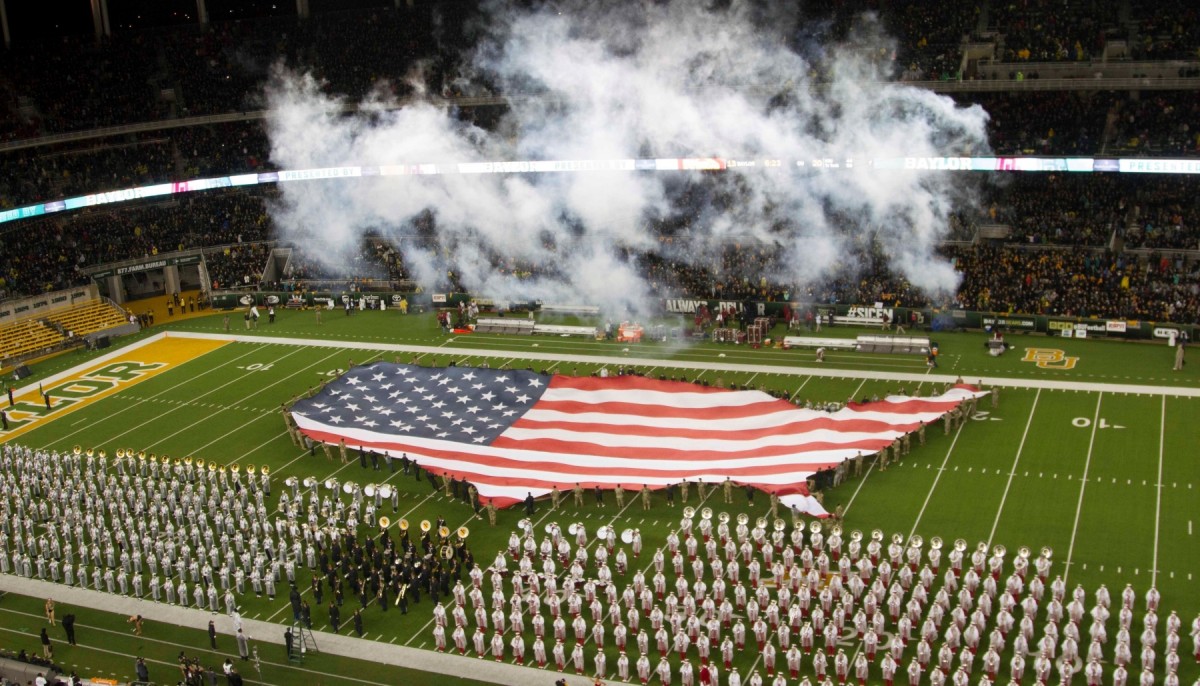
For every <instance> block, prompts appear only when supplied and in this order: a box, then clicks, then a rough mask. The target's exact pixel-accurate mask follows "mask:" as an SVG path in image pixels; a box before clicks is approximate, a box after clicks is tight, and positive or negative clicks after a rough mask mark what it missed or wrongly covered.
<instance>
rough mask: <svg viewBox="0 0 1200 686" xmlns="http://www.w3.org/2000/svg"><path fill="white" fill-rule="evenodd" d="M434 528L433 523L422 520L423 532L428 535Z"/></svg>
mask: <svg viewBox="0 0 1200 686" xmlns="http://www.w3.org/2000/svg"><path fill="white" fill-rule="evenodd" d="M432 528H433V523H432V522H430V521H429V520H428V519H422V520H421V531H424V532H426V533H428V532H429V530H430V529H432Z"/></svg>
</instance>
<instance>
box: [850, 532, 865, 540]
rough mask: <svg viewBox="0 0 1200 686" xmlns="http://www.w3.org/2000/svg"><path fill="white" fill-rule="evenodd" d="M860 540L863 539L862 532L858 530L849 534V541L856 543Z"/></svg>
mask: <svg viewBox="0 0 1200 686" xmlns="http://www.w3.org/2000/svg"><path fill="white" fill-rule="evenodd" d="M862 539H863V532H861V531H859V530H858V529H855V530H854V531H851V532H850V540H851V541H854V542H855V543H858V542H859V541H861V540H862Z"/></svg>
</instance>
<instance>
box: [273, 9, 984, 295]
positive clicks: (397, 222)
mask: <svg viewBox="0 0 1200 686" xmlns="http://www.w3.org/2000/svg"><path fill="white" fill-rule="evenodd" d="M779 7H780V8H786V6H785V5H783V4H780V5H779ZM485 14H486V17H485V18H484V20H483V21H481V22H480V25H481V26H484V27H486V28H484V29H483V30H482V32H481V35H480V38H479V40H478V42H477V44H476V45H475V46H474V48H473V49H472V50H471V51H470V54H469V55H468V56H466V57H464V63H463V67H462V70H461V72H460V76H459V79H460V80H463V77H461V74H470V75H473V76H474V75H477V77H476V81H478V83H475V84H474V87H478V88H480V89H481V90H482V89H483V88H484V87H485V85H486V87H488V88H492V89H496V90H498V91H499V92H503V93H507V94H511V95H524V94H531V95H532V97H518V98H514V99H513V104H512V105H511V107H510V111H509V112H508V114H507V115H506V119H505V121H503V122H502V124H501V125H500V126H498V127H496V132H491V131H485V130H483V129H481V128H478V127H475V126H472V125H469V124H464V123H462V122H460V121H457V120H455V119H454V118H452V117H450V116H448V115H447V113H446V111H445V110H443V109H441V108H438V107H435V106H433V105H430V104H413V105H408V106H405V107H400V108H393V104H392V103H389V102H387V101H386V100H384V99H383V97H382V96H376V97H374V98H372V99H370V100H369V101H368V102H367V103H365V106H364V107H362V108H360V111H359V112H358V113H355V114H351V115H346V114H343V113H342V112H341V109H342V106H343V105H344V104H345V103H344V102H343V101H342V100H340V99H338V98H336V97H332V96H329V95H327V94H325V93H324V92H323V91H322V89H321V86H320V84H318V83H316V82H315V81H313V80H312V78H311V77H309V76H306V75H303V74H296V73H292V72H287V71H284V70H278V71H277V74H276V76H275V78H274V79H273V80H272V83H271V84H270V86H269V88H268V93H267V96H268V102H269V107H270V116H269V118H268V132H269V134H270V140H271V156H272V159H273V161H274V162H275V163H276V164H278V165H280V166H281V167H283V168H305V167H326V166H337V165H385V164H411V163H421V162H470V161H485V160H486V161H494V160H505V159H615V158H631V157H633V158H644V157H670V158H673V157H688V156H703V157H707V156H718V157H724V158H734V159H760V160H761V159H763V158H773V159H781V160H784V161H785V163H787V162H793V161H795V160H806V161H811V160H814V159H822V158H829V159H833V160H836V161H838V162H839V163H841V162H842V161H843V160H845V159H847V158H853V159H855V160H856V161H857V162H858V163H857V164H856V165H855V166H854V167H853V168H851V169H845V168H843V169H839V170H831V171H825V172H819V171H810V172H806V173H805V174H797V173H796V172H795V170H794V169H788V168H784V169H764V168H761V167H759V168H751V169H738V170H731V171H727V172H723V173H722V174H721V177H720V178H713V179H711V180H709V179H705V180H703V181H699V180H697V179H696V178H682V175H685V174H697V173H696V172H661V173H652V172H634V173H624V172H580V173H573V174H558V175H541V176H533V175H516V174H514V175H463V176H458V175H442V176H437V177H374V178H361V179H350V180H346V181H332V182H330V181H314V182H307V183H288V184H283V185H281V189H282V200H281V202H280V203H279V206H278V207H276V208H274V212H275V220H276V223H277V225H278V226H279V227H280V229H281V232H282V234H283V237H284V238H285V239H292V240H296V241H298V242H300V243H301V244H303V245H307V246H309V247H310V250H309V252H310V253H314V254H316V255H338V254H340V253H341V252H344V250H345V248H346V247H347V246H354V245H357V242H358V241H359V240H360V239H361V236H362V234H363V232H365V231H368V230H373V231H379V232H382V233H383V234H385V235H392V236H402V235H406V234H411V233H413V232H414V229H413V225H414V220H415V219H416V218H418V217H422V216H429V215H431V216H432V217H433V219H434V222H435V223H436V231H437V235H438V239H439V241H440V244H441V246H443V247H442V250H441V251H440V252H434V251H429V252H425V251H422V250H420V249H419V248H418V245H419V244H418V242H416V241H412V240H408V241H407V242H404V241H401V245H402V246H404V249H405V257H406V261H407V262H408V263H409V264H410V265H411V267H412V269H413V271H414V272H415V274H416V276H418V278H420V279H421V280H423V281H426V282H427V285H431V284H430V283H428V282H430V281H433V280H436V279H438V278H439V277H440V276H442V275H444V274H443V270H447V269H448V270H450V271H453V272H455V273H456V274H457V275H458V277H459V279H460V280H461V282H462V283H463V284H464V285H465V286H466V287H467V288H468V290H470V291H471V292H473V293H477V294H479V295H483V296H490V297H495V298H498V299H509V300H528V299H535V298H536V299H543V300H546V301H552V302H560V303H561V302H570V303H587V304H597V305H601V306H602V307H604V308H605V309H606V310H608V311H609V312H610V313H612V314H624V313H626V312H629V311H631V310H633V311H636V310H637V308H638V306H639V303H643V302H645V300H646V299H647V298H648V297H649V296H651V295H653V293H652V292H651V288H650V286H649V285H648V284H647V283H645V282H644V280H643V279H642V278H641V277H640V276H639V275H638V273H637V270H636V266H635V265H634V264H632V263H631V259H630V257H629V255H630V254H631V250H632V251H639V250H642V251H645V250H650V251H654V250H659V249H660V245H659V242H658V239H657V237H656V236H655V235H654V234H653V233H652V232H651V231H650V230H648V227H649V226H650V225H651V224H652V223H653V222H656V221H659V220H665V219H672V218H674V219H677V220H678V219H680V218H681V217H684V218H687V222H686V223H687V233H686V234H685V235H684V236H677V237H676V238H675V240H674V241H673V242H672V244H671V247H670V248H663V249H662V250H663V251H664V252H666V253H668V254H669V255H670V257H672V258H673V259H677V260H683V261H686V262H689V263H691V264H696V265H702V266H711V265H713V264H715V263H716V261H717V257H716V255H717V253H718V250H719V247H720V246H722V245H724V244H726V243H729V242H731V241H734V242H737V243H738V244H739V245H741V246H744V247H755V246H764V245H765V246H777V249H778V252H779V254H780V256H781V258H780V259H778V260H776V261H775V262H774V263H773V266H772V267H771V273H769V274H758V273H751V274H742V275H741V276H743V277H745V278H748V279H750V280H751V281H753V282H757V281H758V279H759V278H760V277H761V276H767V277H769V278H771V279H773V280H776V281H780V282H783V283H793V284H808V283H814V282H817V281H819V280H820V279H821V277H822V276H823V275H825V274H827V273H828V272H829V271H831V270H833V269H836V268H838V267H839V264H840V262H841V260H842V256H843V255H844V254H845V252H846V251H847V250H848V246H849V245H850V244H853V243H856V242H859V241H860V239H861V237H860V234H870V235H872V236H874V237H875V240H876V241H877V243H878V245H879V247H880V248H881V249H882V250H883V251H884V252H885V253H886V254H887V255H889V257H890V266H891V267H892V269H893V270H894V271H895V272H897V273H899V274H901V275H903V276H904V277H905V278H907V279H908V280H909V281H910V282H912V283H913V284H915V285H917V286H919V287H921V288H923V289H924V290H926V291H927V292H929V293H933V294H945V293H950V292H952V291H953V290H954V289H955V288H956V287H957V281H956V278H957V277H956V275H955V273H954V271H953V269H951V267H950V266H949V265H948V264H946V263H945V262H944V261H942V260H940V259H939V258H937V257H936V256H935V255H934V249H935V247H936V245H937V244H938V243H939V242H940V241H941V239H942V238H943V237H944V236H945V234H946V232H947V230H948V215H949V213H950V211H951V209H952V208H954V207H955V206H956V205H957V204H961V203H963V202H965V201H969V200H970V197H969V194H968V193H966V192H965V191H964V190H963V188H962V185H963V180H962V177H961V175H953V174H947V173H938V172H915V171H908V172H906V171H881V170H874V169H871V168H870V167H869V166H868V165H867V164H865V161H866V160H868V159H869V158H872V157H903V156H943V155H954V154H962V153H963V152H966V151H970V152H971V153H974V154H978V153H980V152H982V151H985V150H986V148H987V145H986V135H985V123H986V119H987V115H986V114H985V113H984V112H983V111H982V109H980V108H979V107H972V108H960V107H957V106H955V104H954V103H953V102H952V101H951V100H950V99H949V98H946V97H942V96H938V95H936V94H934V93H931V92H928V91H922V90H917V89H913V88H908V87H905V86H902V85H898V84H889V83H884V81H885V80H886V79H887V78H888V76H889V75H888V74H886V73H885V70H886V69H888V68H890V66H889V64H888V62H887V60H886V59H881V56H882V57H886V56H887V55H889V54H891V53H892V51H893V46H892V45H891V43H890V42H889V40H888V39H887V38H886V37H885V36H883V35H882V34H881V33H880V32H879V30H878V23H877V22H876V21H875V20H874V19H873V18H872V17H869V16H867V17H864V18H863V19H862V21H861V22H860V24H859V26H858V27H857V28H856V30H855V31H853V32H852V35H851V38H850V39H848V40H847V42H846V43H845V44H843V45H824V46H803V47H804V52H805V54H821V55H822V57H821V58H820V59H821V61H820V62H819V63H812V62H810V61H808V60H807V59H806V58H805V57H802V56H801V54H800V53H799V52H797V51H796V50H794V49H793V48H792V46H791V45H790V43H791V42H792V41H791V40H790V38H789V33H795V32H796V29H797V27H796V25H795V20H794V18H793V17H790V16H789V15H788V12H787V10H786V9H780V10H778V11H776V12H774V13H767V12H765V11H764V10H763V9H762V7H761V6H758V5H757V3H749V2H744V1H743V0H732V1H731V2H729V3H727V4H726V5H719V4H718V5H717V6H715V7H714V6H706V5H705V4H704V3H697V2H694V1H692V0H663V1H662V2H646V3H641V4H636V3H631V4H626V5H623V6H622V11H621V12H613V11H611V8H610V7H606V6H603V5H602V4H595V3H592V4H588V3H584V2H582V1H581V0H566V1H564V2H562V3H558V4H546V5H538V6H536V7H534V8H529V7H521V8H518V7H515V6H513V5H512V4H508V3H506V2H494V3H492V4H491V5H489V6H488V7H487V9H486V11H485ZM816 48H819V49H816ZM818 73H819V74H821V75H822V78H821V79H819V80H818V79H815V78H814V74H818ZM843 166H844V164H843ZM681 191H686V193H683V192H681ZM447 247H449V248H450V250H449V251H447V249H446V248H447ZM497 262H499V263H500V264H501V265H508V266H511V265H517V266H521V265H534V266H535V267H536V268H537V274H535V275H533V276H529V275H525V274H513V273H512V271H513V270H512V269H509V268H507V267H505V268H502V269H496V268H495V264H496V263H497ZM518 271H519V270H518Z"/></svg>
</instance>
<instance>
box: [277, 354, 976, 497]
mask: <svg viewBox="0 0 1200 686" xmlns="http://www.w3.org/2000/svg"><path fill="white" fill-rule="evenodd" d="M979 395H982V394H981V393H979V392H978V391H977V390H976V389H974V388H972V387H970V386H956V387H954V388H952V389H951V390H949V391H948V392H947V393H945V394H943V395H941V396H938V397H929V398H909V397H903V396H892V397H888V398H885V399H883V400H881V401H879V402H873V403H865V404H858V403H851V404H849V405H848V406H847V407H845V408H843V409H841V410H839V411H837V412H833V413H829V412H822V411H816V410H806V409H802V408H798V407H796V406H795V405H793V404H791V403H789V402H788V401H786V400H780V399H778V398H773V397H771V396H770V395H768V394H766V393H762V392H760V391H733V390H724V389H717V388H708V387H705V386H700V385H698V384H693V383H689V382H682V381H660V380H655V379H648V378H644V377H639V376H613V377H607V378H600V377H572V376H560V375H554V376H550V375H545V374H538V373H536V372H531V371H521V370H498V369H482V368H476V367H448V368H429V367H420V366H415V365H403V364H391V363H387V362H376V363H373V364H370V365H364V366H359V367H355V368H354V369H351V370H350V371H348V372H347V373H345V374H344V375H342V376H341V377H339V378H338V379H336V380H334V381H332V382H330V383H329V384H328V385H326V386H325V388H324V389H322V390H321V392H320V393H318V394H317V395H315V396H313V397H312V398H306V399H303V400H300V401H298V402H296V403H295V405H293V407H292V408H291V410H292V415H293V417H294V419H295V421H296V424H297V426H299V428H300V430H301V431H302V432H303V433H304V434H305V435H307V436H308V437H310V438H312V439H313V440H315V441H319V442H323V443H331V444H337V443H339V442H340V441H342V440H345V441H346V445H347V447H350V448H359V447H362V448H363V449H365V450H374V451H377V452H380V453H383V452H387V453H391V454H392V455H393V456H394V457H397V458H399V457H400V456H401V455H407V456H408V457H409V458H410V459H413V460H415V461H416V462H417V463H418V464H420V465H421V466H422V467H424V468H426V469H428V470H431V471H432V472H433V473H434V474H439V475H440V474H443V473H445V474H448V475H450V476H454V477H458V478H462V479H466V480H467V481H469V482H471V483H473V484H475V486H476V488H478V489H479V494H480V496H481V498H483V499H484V500H485V501H486V500H487V499H492V500H493V501H494V502H495V503H496V505H497V506H498V507H504V506H508V505H512V504H514V503H517V502H520V501H521V500H524V498H525V497H526V495H528V494H532V495H533V496H534V497H539V496H542V495H545V494H547V493H549V492H550V490H551V489H552V488H553V487H555V486H557V487H558V488H559V489H560V490H563V491H568V490H570V489H572V488H574V486H575V484H577V483H578V484H580V485H581V486H583V487H584V488H586V489H592V488H594V487H595V486H597V485H598V486H600V487H601V488H604V489H611V488H616V486H617V485H618V484H620V485H622V486H623V487H624V488H626V489H632V490H640V489H641V488H642V486H643V485H648V486H649V487H650V488H652V489H659V488H663V487H665V486H667V485H668V484H672V483H678V482H680V481H683V480H684V479H687V480H689V481H691V482H697V481H705V482H708V483H712V484H717V483H721V482H723V481H725V479H726V478H727V477H728V478H730V479H732V480H733V481H734V482H735V483H737V484H739V485H752V486H755V487H757V488H760V489H762V490H764V491H767V492H773V493H777V494H778V495H779V496H780V499H781V501H782V502H784V503H785V504H787V505H788V506H795V507H799V508H800V509H801V510H803V511H806V512H809V513H811V514H815V515H823V514H825V511H824V510H823V509H822V508H821V506H820V504H819V503H817V502H816V500H815V499H813V498H812V497H810V496H809V494H808V491H807V489H806V487H805V480H806V479H807V478H808V477H809V476H811V475H812V474H813V473H814V472H816V471H817V470H820V469H823V468H826V467H832V466H836V465H838V464H839V463H841V462H842V461H844V460H847V459H850V458H853V457H855V456H856V455H857V454H859V453H862V454H864V455H869V454H871V453H875V452H877V451H879V450H880V449H881V448H883V447H885V446H887V445H889V444H891V442H892V441H893V440H895V439H896V438H897V437H898V436H901V435H903V434H905V433H908V432H911V431H915V430H917V428H918V427H919V425H920V423H921V422H925V423H926V424H928V423H930V422H933V421H934V420H936V419H938V418H939V417H941V416H942V415H943V414H944V413H946V412H949V411H950V410H952V409H953V408H954V407H955V406H956V405H958V404H959V403H960V402H962V401H963V400H965V399H967V398H970V397H978V396H979Z"/></svg>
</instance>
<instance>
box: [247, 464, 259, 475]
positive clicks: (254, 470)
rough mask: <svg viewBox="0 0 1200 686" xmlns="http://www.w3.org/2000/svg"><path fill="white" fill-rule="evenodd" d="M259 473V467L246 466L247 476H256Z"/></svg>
mask: <svg viewBox="0 0 1200 686" xmlns="http://www.w3.org/2000/svg"><path fill="white" fill-rule="evenodd" d="M257 473H258V467H256V466H254V464H253V463H252V464H248V465H246V476H254V475H255V474H257Z"/></svg>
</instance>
